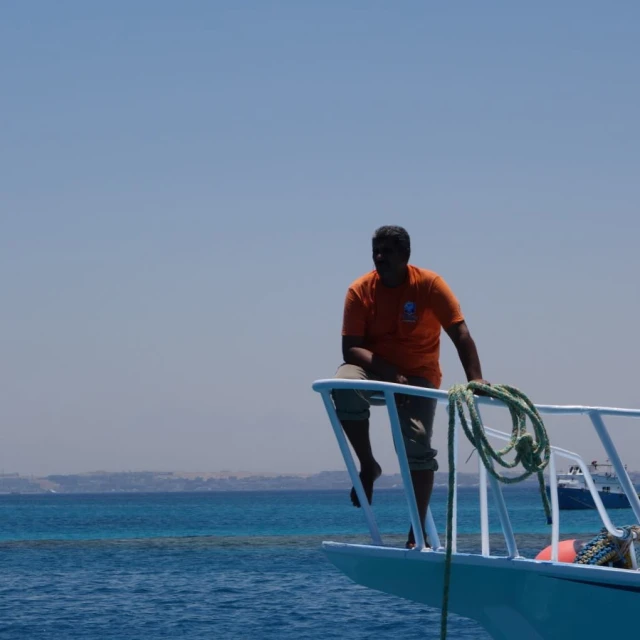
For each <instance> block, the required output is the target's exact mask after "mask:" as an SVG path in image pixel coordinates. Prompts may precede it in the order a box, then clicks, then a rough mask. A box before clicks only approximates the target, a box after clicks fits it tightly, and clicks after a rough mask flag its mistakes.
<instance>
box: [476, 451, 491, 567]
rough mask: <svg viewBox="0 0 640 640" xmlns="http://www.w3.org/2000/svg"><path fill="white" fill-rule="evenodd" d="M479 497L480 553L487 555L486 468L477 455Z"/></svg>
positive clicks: (487, 510) (487, 507) (487, 508)
mask: <svg viewBox="0 0 640 640" xmlns="http://www.w3.org/2000/svg"><path fill="white" fill-rule="evenodd" d="M478 475H479V476H480V478H479V479H480V482H479V489H478V491H479V494H480V495H479V497H480V539H481V544H482V555H483V556H485V557H486V556H488V555H489V554H490V552H491V549H490V546H489V505H488V504H487V470H486V469H485V467H484V464H482V458H481V457H480V456H478Z"/></svg>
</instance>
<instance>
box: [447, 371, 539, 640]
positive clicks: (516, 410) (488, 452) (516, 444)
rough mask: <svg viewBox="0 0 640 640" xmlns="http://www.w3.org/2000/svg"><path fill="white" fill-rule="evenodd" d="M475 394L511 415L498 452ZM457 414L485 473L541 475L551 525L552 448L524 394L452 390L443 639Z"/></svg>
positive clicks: (495, 388)
mask: <svg viewBox="0 0 640 640" xmlns="http://www.w3.org/2000/svg"><path fill="white" fill-rule="evenodd" d="M474 391H477V392H481V393H482V394H483V395H486V396H490V397H492V398H495V399H496V400H500V401H502V402H503V403H504V404H506V405H507V408H508V409H509V413H510V414H511V422H512V430H511V439H510V440H509V443H508V444H507V446H506V447H504V448H502V449H499V450H498V451H496V450H495V449H494V448H493V447H492V446H491V444H490V443H489V440H488V439H487V436H486V434H485V432H484V427H483V425H482V420H481V419H480V415H479V414H478V411H477V408H476V403H475V399H474ZM465 407H466V409H467V411H468V412H469V416H470V418H471V425H469V423H468V421H467V417H466V415H465ZM456 411H457V412H458V416H459V417H460V423H461V424H462V429H463V431H464V433H465V435H466V436H467V438H468V439H469V441H470V442H471V444H472V445H473V446H474V447H475V449H476V450H477V451H478V455H479V456H480V459H481V460H482V464H484V466H485V468H486V470H487V471H488V472H489V473H490V474H491V475H492V476H493V477H494V478H495V479H496V480H499V481H500V482H503V483H505V484H514V483H516V482H521V481H522V480H525V479H526V478H528V477H529V476H531V475H532V474H534V473H535V474H537V475H538V483H539V485H540V494H541V496H542V504H543V506H544V510H545V513H546V516H547V523H548V524H550V523H551V508H550V506H549V500H548V498H547V493H546V491H545V485H544V475H543V471H544V469H545V468H546V467H547V465H548V464H549V458H550V455H551V446H550V445H549V438H548V437H547V432H546V429H545V427H544V423H543V421H542V418H541V417H540V414H539V413H538V410H537V409H536V408H535V406H534V405H533V403H532V402H531V401H530V400H529V398H527V396H525V395H524V393H522V392H521V391H519V390H518V389H516V388H514V387H510V386H508V385H500V384H498V385H487V384H482V383H479V382H470V383H468V384H466V385H454V386H453V387H451V389H449V451H448V453H449V493H448V499H447V548H446V558H445V573H444V587H443V597H442V617H441V620H440V638H441V640H444V639H445V638H446V637H447V614H448V609H449V583H450V578H451V546H452V539H453V493H454V484H455V459H454V453H455V452H454V449H453V442H454V433H455V421H456ZM527 417H528V418H529V420H530V421H531V424H532V426H533V432H534V434H535V440H534V437H533V436H532V435H531V434H530V433H527V431H526V426H527ZM511 451H515V452H516V456H515V458H514V460H513V461H512V462H508V461H506V460H505V459H504V456H506V455H507V454H508V453H510V452H511ZM494 462H497V463H498V464H499V465H500V466H502V467H504V468H506V469H513V468H514V467H516V466H517V465H518V464H521V465H522V467H523V468H524V471H523V473H522V474H520V475H519V476H513V477H506V476H503V475H501V474H500V473H498V472H497V471H496V470H495V469H494V467H493V463H494Z"/></svg>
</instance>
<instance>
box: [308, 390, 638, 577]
mask: <svg viewBox="0 0 640 640" xmlns="http://www.w3.org/2000/svg"><path fill="white" fill-rule="evenodd" d="M334 389H353V390H360V391H369V392H373V393H374V397H375V398H376V399H377V400H378V401H379V402H384V404H385V405H386V407H387V411H388V414H389V422H390V425H391V435H392V438H393V442H394V444H395V450H396V454H397V456H398V464H399V467H400V475H401V477H402V482H403V486H404V490H405V495H406V498H407V506H408V509H409V517H410V520H411V525H412V527H413V531H414V535H415V539H416V549H419V550H424V549H425V548H427V547H426V541H425V539H424V536H423V533H422V525H421V524H420V522H419V515H418V509H417V505H416V499H415V494H414V491H413V484H412V482H411V472H410V470H409V465H408V462H407V455H406V452H405V447H404V440H403V438H402V430H401V427H400V420H399V417H398V409H397V406H396V402H395V394H403V395H412V396H419V397H426V398H434V399H435V400H436V401H437V402H438V403H439V404H448V394H447V392H446V391H441V390H438V389H428V388H424V387H414V386H409V385H400V384H394V383H390V382H376V381H368V380H343V379H333V378H330V379H325V380H317V381H316V382H314V383H313V390H314V391H317V392H318V393H320V395H321V397H322V400H323V402H324V406H325V409H326V411H327V414H328V416H329V420H330V422H331V426H332V427H333V431H334V433H335V436H336V439H337V441H338V445H339V447H340V451H341V453H342V456H343V458H344V461H345V464H346V466H347V470H348V472H349V476H350V478H351V481H352V483H353V487H354V488H355V491H356V493H357V495H358V498H359V500H360V505H361V507H362V509H363V512H364V517H365V520H366V522H367V525H368V527H369V532H370V535H371V540H372V542H373V544H374V545H382V544H383V542H382V536H381V535H380V530H379V528H378V525H377V522H376V519H375V516H374V514H373V509H372V508H371V505H370V504H369V502H368V500H367V499H366V496H365V492H364V488H363V486H362V482H361V481H360V476H359V474H358V469H357V468H356V464H355V461H354V459H353V455H352V453H351V449H350V447H349V443H348V441H347V438H346V436H345V433H344V430H343V429H342V425H341V424H340V420H339V419H338V416H337V414H336V410H335V406H334V404H333V400H332V399H331V392H332V391H333V390H334ZM481 406H493V407H504V405H503V403H501V402H500V401H498V400H494V399H493V398H488V397H480V396H476V408H477V409H478V412H479V413H480V407H481ZM536 408H537V410H538V412H539V413H540V414H543V415H544V414H546V415H586V416H588V417H589V419H590V420H591V423H592V425H593V428H594V429H595V431H596V434H597V435H598V438H599V439H600V442H601V443H602V446H603V447H604V449H605V451H606V453H607V456H608V457H609V460H610V461H611V464H612V465H613V468H614V470H615V472H616V474H617V476H618V479H619V482H620V485H621V487H622V489H623V491H624V493H625V495H626V497H627V498H628V500H629V504H630V506H631V509H632V511H633V514H634V516H635V523H636V524H640V500H639V499H638V494H637V492H636V490H635V488H634V486H633V483H632V482H631V479H630V477H629V475H628V473H627V470H626V467H625V465H624V464H623V462H622V460H621V459H620V456H619V455H618V452H617V450H616V448H615V445H614V444H613V441H612V440H611V437H610V435H609V432H608V430H607V427H606V425H605V423H604V419H603V416H618V417H627V418H636V419H640V410H636V409H616V408H611V407H584V406H557V405H536ZM459 432H460V424H459V420H458V417H457V414H456V428H455V430H454V443H453V444H454V450H453V454H454V460H455V468H456V470H457V468H458V463H457V458H458V438H459ZM485 432H486V433H487V435H489V436H492V437H495V438H498V439H500V440H507V441H508V440H510V438H511V436H510V434H506V433H504V432H501V431H497V430H495V429H491V428H489V427H487V426H485ZM551 451H552V453H551V457H550V461H549V486H550V496H551V511H552V522H551V547H552V549H551V559H552V561H557V559H558V543H559V535H560V510H559V506H558V485H557V478H556V468H555V465H556V457H561V458H565V459H568V460H572V461H573V462H575V463H577V464H578V465H579V466H580V468H581V469H582V472H583V474H584V480H585V482H586V484H587V488H588V489H589V492H590V494H591V496H592V498H593V501H594V504H595V507H596V509H597V511H598V514H599V516H600V518H601V520H602V523H603V526H604V527H606V529H607V531H608V532H609V533H610V534H611V535H613V536H615V537H618V538H624V537H625V536H626V535H627V534H626V532H625V531H624V530H623V529H620V528H618V527H616V526H615V525H614V524H613V523H612V522H611V519H610V518H609V514H608V513H607V510H606V508H605V507H604V505H603V503H602V500H601V499H600V495H599V494H598V490H597V489H596V486H595V483H594V481H593V478H592V477H591V473H590V471H589V468H588V466H587V465H586V463H585V462H584V460H582V458H581V457H580V456H579V455H578V454H577V453H574V452H571V451H567V450H566V449H561V448H559V447H554V446H552V447H551ZM456 476H457V471H456ZM487 479H488V480H489V483H490V484H491V488H492V493H493V495H494V498H495V503H496V509H497V513H498V519H499V521H500V526H501V528H502V532H503V535H504V539H505V544H506V546H507V552H508V556H509V557H511V558H518V557H520V555H519V553H518V548H517V545H516V540H515V536H514V533H513V528H512V526H511V520H510V519H509V514H508V511H507V507H506V503H505V500H504V496H503V493H502V487H501V483H500V482H499V481H498V480H497V479H496V478H494V477H493V476H492V475H491V474H488V473H487V470H486V469H485V467H484V465H483V464H482V461H481V460H479V500H480V531H481V553H482V555H483V556H489V555H490V545H489V509H488V497H487ZM457 486H458V483H457V477H456V478H455V482H454V487H453V503H454V509H453V526H452V552H453V553H455V552H456V549H457ZM425 524H426V530H427V535H428V537H429V539H430V541H431V544H432V548H433V549H434V550H439V551H442V550H443V547H442V545H441V543H440V538H439V536H438V531H437V527H436V524H435V521H434V518H433V515H432V513H431V508H429V509H428V510H427V519H426V523H425ZM631 555H632V556H634V554H633V553H632V554H631ZM634 568H635V566H634Z"/></svg>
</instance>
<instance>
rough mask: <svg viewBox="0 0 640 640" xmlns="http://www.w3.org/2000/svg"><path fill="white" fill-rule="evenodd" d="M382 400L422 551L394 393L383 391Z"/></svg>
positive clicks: (419, 528) (420, 535)
mask: <svg viewBox="0 0 640 640" xmlns="http://www.w3.org/2000/svg"><path fill="white" fill-rule="evenodd" d="M384 398H385V400H386V403H387V411H388V412H389V421H390V422H391V435H392V437H393V442H394V444H395V447H396V451H397V453H398V463H399V464H400V474H401V476H402V482H403V484H404V491H405V495H406V496H407V503H408V507H409V517H410V519H411V526H412V527H413V536H414V539H415V541H416V548H417V549H424V548H425V547H426V543H425V539H424V534H423V532H422V527H423V524H422V523H421V522H420V514H419V513H418V506H417V504H416V494H415V491H414V490H413V482H412V481H411V471H410V470H409V462H408V460H407V451H406V449H405V446H404V438H403V437H402V428H401V427H400V417H399V416H398V407H397V406H396V397H395V393H394V392H393V391H385V392H384Z"/></svg>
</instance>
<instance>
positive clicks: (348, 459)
mask: <svg viewBox="0 0 640 640" xmlns="http://www.w3.org/2000/svg"><path fill="white" fill-rule="evenodd" d="M330 393H331V392H330V391H328V390H324V389H323V390H322V391H321V395H322V400H323V402H324V406H325V409H326V411H327V414H328V415H329V420H330V422H331V426H332V427H333V431H334V433H335V436H336V439H337V440H338V445H339V446H340V451H341V452H342V457H343V458H344V461H345V464H346V465H347V470H348V471H349V476H350V477H351V482H352V484H353V486H354V488H355V490H356V494H357V496H358V499H359V500H360V506H361V507H362V510H363V512H364V517H365V519H366V521H367V524H368V525H369V532H370V533H371V540H372V541H373V543H374V544H377V545H380V546H382V538H381V536H380V530H379V529H378V524H377V523H376V519H375V517H374V515H373V510H372V509H371V505H370V504H369V501H368V500H367V496H366V494H365V492H364V487H363V486H362V481H361V480H360V474H359V473H358V469H357V468H356V465H355V462H354V461H353V456H352V455H351V449H350V448H349V443H348V442H347V438H346V436H345V434H344V430H343V429H342V425H341V424H340V420H338V415H337V414H336V409H335V407H334V405H333V401H332V400H331V397H330V395H329V394H330Z"/></svg>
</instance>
